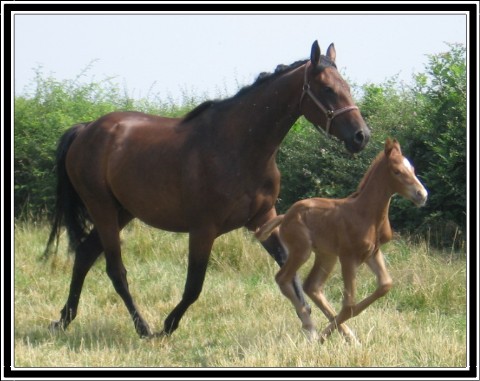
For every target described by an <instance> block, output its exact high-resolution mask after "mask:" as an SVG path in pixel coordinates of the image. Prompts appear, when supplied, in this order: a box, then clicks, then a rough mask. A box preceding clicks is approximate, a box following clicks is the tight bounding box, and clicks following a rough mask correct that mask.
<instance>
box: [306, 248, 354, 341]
mask: <svg viewBox="0 0 480 381" xmlns="http://www.w3.org/2000/svg"><path fill="white" fill-rule="evenodd" d="M315 254H316V256H315V263H314V265H313V268H312V270H311V271H310V273H309V275H308V276H307V279H306V280H305V282H304V284H303V289H304V291H305V293H306V294H307V295H308V296H309V297H310V298H311V299H312V300H313V301H314V303H315V304H316V305H317V306H318V308H320V310H321V311H322V312H323V314H324V315H325V316H326V317H327V319H328V320H329V321H330V322H331V321H333V319H335V316H336V313H335V310H334V309H333V307H332V306H331V305H330V303H329V302H328V300H327V298H326V297H325V294H324V292H323V288H324V285H325V282H326V281H327V280H328V277H329V275H330V273H331V272H332V270H333V268H334V267H335V264H336V262H337V257H336V256H328V255H321V254H319V253H318V252H316V253H315ZM338 331H339V332H340V333H341V334H342V335H343V336H344V337H345V338H346V339H347V340H348V341H351V342H354V343H358V340H357V338H356V337H355V335H354V333H353V331H352V330H351V329H350V328H349V327H348V326H347V325H346V324H345V323H343V324H339V325H338Z"/></svg>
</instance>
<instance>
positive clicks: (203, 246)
mask: <svg viewBox="0 0 480 381" xmlns="http://www.w3.org/2000/svg"><path fill="white" fill-rule="evenodd" d="M216 236H217V235H216V230H215V229H213V228H210V229H209V228H203V229H199V230H195V231H191V232H190V238H189V254H188V270H187V280H186V282H185V290H184V292H183V296H182V300H181V301H180V303H178V304H177V306H176V307H175V308H174V309H173V311H172V312H170V314H169V315H168V316H167V318H166V319H165V323H164V327H163V331H162V332H160V333H158V334H156V336H165V335H167V336H168V335H171V334H172V333H173V332H174V331H175V330H176V329H177V328H178V324H179V322H180V319H181V318H182V316H183V315H184V314H185V312H186V311H187V309H188V308H189V307H190V306H191V305H192V304H193V303H194V302H195V301H196V300H197V299H198V297H199V296H200V293H201V291H202V287H203V281H204V280H205V274H206V271H207V265H208V260H209V258H210V252H211V250H212V246H213V242H214V241H215V238H216Z"/></svg>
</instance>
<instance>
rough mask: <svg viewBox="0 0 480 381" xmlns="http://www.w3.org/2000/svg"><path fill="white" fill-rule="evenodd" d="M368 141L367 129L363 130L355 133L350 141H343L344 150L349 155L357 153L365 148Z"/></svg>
mask: <svg viewBox="0 0 480 381" xmlns="http://www.w3.org/2000/svg"><path fill="white" fill-rule="evenodd" d="M369 140H370V130H369V129H368V128H363V129H361V130H358V131H357V132H355V134H354V135H353V136H352V137H351V138H350V139H346V140H345V141H344V142H345V148H346V149H347V150H348V151H349V152H351V153H357V152H360V151H361V150H363V149H364V148H365V146H366V145H367V143H368V141H369Z"/></svg>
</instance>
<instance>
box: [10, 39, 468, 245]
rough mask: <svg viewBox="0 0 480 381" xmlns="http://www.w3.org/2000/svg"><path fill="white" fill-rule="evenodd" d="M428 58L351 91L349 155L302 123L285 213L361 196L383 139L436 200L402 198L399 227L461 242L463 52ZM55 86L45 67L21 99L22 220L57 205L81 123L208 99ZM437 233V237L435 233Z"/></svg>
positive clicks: (18, 206)
mask: <svg viewBox="0 0 480 381" xmlns="http://www.w3.org/2000/svg"><path fill="white" fill-rule="evenodd" d="M448 47H449V51H448V52H446V53H442V54H437V55H432V56H429V63H428V65H427V67H426V70H425V73H419V74H417V75H416V76H415V77H414V78H413V82H414V83H413V85H412V86H406V85H405V84H402V83H400V84H399V83H398V80H397V78H395V77H394V78H392V79H390V80H387V81H385V83H382V84H365V85H363V86H361V87H357V88H354V93H355V94H359V99H358V101H357V104H358V106H359V107H360V110H361V111H362V114H363V116H364V118H365V120H366V121H367V124H368V125H369V126H370V128H371V129H372V139H371V140H370V143H369V144H368V146H367V148H366V149H365V150H364V151H362V152H361V153H360V154H357V155H355V156H354V157H353V156H351V155H350V154H348V153H347V152H346V150H345V149H344V148H343V146H342V144H340V143H339V142H337V141H335V139H327V138H325V137H323V136H321V135H319V134H318V132H317V131H315V130H314V129H313V128H312V127H311V126H310V124H309V122H308V121H306V120H305V119H303V118H300V119H299V120H298V121H297V122H296V124H295V125H294V127H293V128H292V130H291V131H290V133H289V134H288V135H287V137H286V139H285V140H284V142H283V143H282V145H281V147H280V150H279V153H278V164H279V167H280V170H281V173H282V184H281V193H280V199H279V202H278V205H277V206H278V209H279V210H280V211H281V212H282V211H285V210H286V209H287V208H288V207H289V206H290V205H291V204H292V203H294V202H295V201H297V200H299V199H302V198H307V197H315V196H319V197H335V198H336V197H345V196H347V195H348V194H350V193H352V192H353V191H355V189H356V187H357V184H358V182H359V181H360V179H361V177H362V176H363V174H364V173H365V171H366V170H367V168H368V166H369V165H370V163H371V161H372V160H373V158H374V157H375V156H376V155H377V154H378V152H379V151H380V150H381V149H382V148H383V142H384V141H385V139H386V137H389V136H390V137H395V138H397V139H398V140H399V141H400V143H401V145H402V149H403V152H404V155H405V156H407V157H408V158H409V159H411V161H412V162H413V163H414V165H415V168H416V171H417V174H418V175H419V178H420V179H421V180H422V182H423V183H424V184H425V186H426V188H427V189H428V190H429V193H430V196H429V200H428V202H427V206H426V207H425V208H422V209H417V208H414V207H413V206H412V205H410V204H409V203H408V202H407V201H405V200H403V199H401V198H400V197H398V198H394V199H393V202H392V206H391V209H390V215H391V221H392V225H393V227H394V228H395V229H396V230H399V231H408V232H415V233H422V234H425V235H427V238H428V236H429V235H430V238H432V239H434V241H433V242H431V243H433V244H439V245H443V246H444V245H449V246H451V245H455V244H457V245H460V244H462V242H463V240H464V239H465V229H466V200H467V198H466V168H467V160H466V123H467V120H466V111H467V101H466V97H467V81H466V63H465V55H466V51H465V47H464V46H462V45H457V44H450V45H448ZM88 69H89V68H88V67H87V69H85V71H84V72H82V73H81V74H80V75H79V76H78V77H77V78H76V79H74V80H66V81H57V80H56V79H54V78H52V77H46V76H45V75H43V73H42V72H41V70H40V69H38V70H37V75H36V78H35V81H34V84H33V86H32V87H33V88H34V89H35V90H34V91H33V92H32V94H29V95H21V96H16V97H15V131H14V146H15V154H14V171H15V217H16V218H26V217H29V218H32V217H33V218H42V217H43V216H44V215H45V214H48V212H49V210H51V207H52V205H53V196H54V187H55V179H54V177H53V157H54V150H55V148H56V143H57V140H58V139H59V137H60V136H61V134H62V132H63V131H65V130H66V129H67V128H68V127H70V126H72V125H73V124H75V123H78V122H82V121H88V120H93V119H96V118H98V117H99V116H101V115H104V114H106V113H108V112H110V111H114V110H137V111H144V112H148V113H153V114H162V115H166V116H179V115H184V114H185V113H186V112H187V111H189V110H190V109H191V108H193V107H194V106H195V105H196V104H198V103H200V102H201V101H203V100H204V99H195V97H192V96H191V95H190V96H185V97H184V102H183V104H181V105H175V104H173V103H170V104H165V103H162V102H161V101H159V100H158V99H153V100H152V99H151V98H147V99H141V100H133V99H131V98H130V97H128V95H127V94H126V92H122V91H121V90H120V89H119V88H118V86H117V85H116V84H115V83H114V82H113V80H111V79H106V80H104V81H100V82H88V83H83V82H82V81H81V79H82V77H83V76H85V74H86V72H87V71H88ZM432 232H434V233H435V237H436V238H435V237H431V234H432Z"/></svg>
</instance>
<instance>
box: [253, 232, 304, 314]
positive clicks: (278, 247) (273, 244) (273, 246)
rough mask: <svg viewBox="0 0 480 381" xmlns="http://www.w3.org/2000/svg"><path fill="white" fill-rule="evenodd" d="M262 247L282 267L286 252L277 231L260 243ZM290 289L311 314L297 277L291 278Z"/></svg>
mask: <svg viewBox="0 0 480 381" xmlns="http://www.w3.org/2000/svg"><path fill="white" fill-rule="evenodd" d="M261 244H262V246H263V247H264V248H265V249H266V250H267V251H268V253H269V254H270V255H271V256H272V257H273V259H275V262H277V264H278V265H279V266H280V267H282V266H283V265H284V264H285V262H286V260H287V252H286V251H285V249H284V248H283V246H282V244H281V242H280V238H279V236H278V231H274V232H273V233H272V234H271V235H270V237H268V238H267V239H266V240H265V241H263V242H261ZM292 287H293V290H294V291H295V295H296V296H297V298H298V299H299V300H300V302H301V303H302V305H303V306H305V308H306V309H307V311H308V313H309V314H310V313H311V312H312V309H311V308H310V306H309V305H308V303H307V301H306V300H305V297H304V294H303V291H302V286H301V283H300V279H299V278H298V275H297V274H295V275H294V276H293V278H292Z"/></svg>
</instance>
